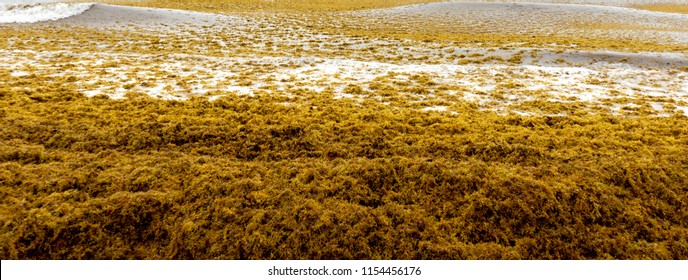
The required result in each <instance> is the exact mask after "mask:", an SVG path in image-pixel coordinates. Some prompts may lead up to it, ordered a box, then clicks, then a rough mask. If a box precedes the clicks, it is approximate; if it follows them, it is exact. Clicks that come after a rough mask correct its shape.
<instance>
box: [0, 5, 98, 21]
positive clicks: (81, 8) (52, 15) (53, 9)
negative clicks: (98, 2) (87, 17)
mask: <svg viewBox="0 0 688 280" xmlns="http://www.w3.org/2000/svg"><path fill="white" fill-rule="evenodd" d="M92 6H93V4H92V3H39V4H0V23H33V22H39V21H47V20H58V19H63V18H68V17H71V16H75V15H78V14H81V13H83V12H85V11H87V10H88V9H90V8H91V7H92Z"/></svg>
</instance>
